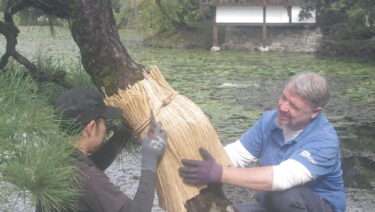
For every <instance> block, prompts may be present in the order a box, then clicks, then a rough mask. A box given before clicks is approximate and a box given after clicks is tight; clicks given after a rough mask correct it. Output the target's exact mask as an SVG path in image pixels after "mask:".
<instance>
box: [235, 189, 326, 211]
mask: <svg viewBox="0 0 375 212" xmlns="http://www.w3.org/2000/svg"><path fill="white" fill-rule="evenodd" d="M234 206H235V207H236V209H237V210H238V211H239V212H302V211H304V212H333V210H332V208H331V206H330V205H329V204H328V203H327V202H326V201H324V200H323V199H322V198H321V197H320V196H319V195H317V194H316V193H314V192H313V191H312V190H311V189H309V188H306V187H294V188H291V189H288V190H285V191H275V192H269V193H267V195H266V199H265V202H264V203H261V202H258V201H255V202H249V203H240V204H235V205H234Z"/></svg>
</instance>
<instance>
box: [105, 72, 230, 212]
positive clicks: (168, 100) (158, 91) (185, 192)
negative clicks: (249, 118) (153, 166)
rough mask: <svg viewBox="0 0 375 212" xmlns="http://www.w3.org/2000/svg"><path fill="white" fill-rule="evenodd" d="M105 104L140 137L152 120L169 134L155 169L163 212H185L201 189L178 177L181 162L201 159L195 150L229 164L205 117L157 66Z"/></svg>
mask: <svg viewBox="0 0 375 212" xmlns="http://www.w3.org/2000/svg"><path fill="white" fill-rule="evenodd" d="M106 102H107V104H109V105H113V106H116V107H120V108H121V109H122V113H123V117H124V118H125V119H126V120H127V121H128V122H129V124H130V125H131V126H132V127H133V129H136V130H137V131H138V133H139V134H140V135H143V134H144V133H145V132H147V131H148V130H149V125H150V122H151V121H152V120H153V119H155V121H159V122H161V123H162V127H163V129H165V130H166V131H167V132H168V148H167V151H166V152H165V154H164V156H163V158H162V159H161V161H160V163H159V166H158V170H157V177H158V179H157V193H158V197H159V203H160V206H161V207H162V208H164V209H165V210H167V211H170V212H179V211H186V208H185V203H186V201H187V200H189V199H191V198H193V197H195V196H196V195H198V194H199V190H200V189H202V188H203V187H204V186H203V185H201V186H193V185H187V184H184V183H183V181H182V179H181V178H180V177H179V175H178V168H179V167H181V166H182V164H181V159H183V158H190V159H197V160H198V159H199V160H201V159H202V158H201V156H200V155H199V151H198V149H199V147H204V148H206V149H207V150H208V151H209V152H210V153H211V154H212V156H213V157H214V158H215V159H216V161H217V162H218V163H220V164H222V165H229V164H230V162H229V159H228V157H227V156H226V154H225V151H224V148H223V146H222V144H221V143H220V141H219V138H218V136H217V133H216V131H215V130H214V129H213V127H212V126H211V124H210V122H209V120H208V118H207V116H206V115H205V114H204V113H203V112H202V111H201V109H200V108H199V107H198V106H197V105H196V104H195V103H193V102H192V101H191V100H189V99H188V98H186V97H184V96H182V95H180V94H178V93H177V92H176V91H175V90H173V89H172V88H171V87H170V86H169V84H168V83H167V81H166V80H165V79H164V77H163V76H162V75H161V73H160V72H159V70H158V69H157V68H156V67H152V68H151V69H150V73H149V74H148V73H144V79H143V80H141V81H138V82H137V83H135V84H134V85H132V86H129V87H128V88H127V89H126V90H119V91H118V94H117V95H113V96H111V97H107V98H106ZM152 116H153V117H152Z"/></svg>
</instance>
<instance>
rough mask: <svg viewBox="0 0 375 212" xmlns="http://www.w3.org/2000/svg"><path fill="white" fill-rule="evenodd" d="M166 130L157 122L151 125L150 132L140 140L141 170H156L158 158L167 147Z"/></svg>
mask: <svg viewBox="0 0 375 212" xmlns="http://www.w3.org/2000/svg"><path fill="white" fill-rule="evenodd" d="M167 140H168V139H167V131H165V130H162V129H161V123H160V122H158V123H156V124H154V125H153V126H151V129H150V132H149V133H148V134H147V135H145V137H144V138H143V140H142V164H141V165H142V167H141V169H142V170H150V171H153V172H156V167H157V162H158V159H159V158H160V157H161V156H162V155H163V154H164V152H165V150H166V148H167Z"/></svg>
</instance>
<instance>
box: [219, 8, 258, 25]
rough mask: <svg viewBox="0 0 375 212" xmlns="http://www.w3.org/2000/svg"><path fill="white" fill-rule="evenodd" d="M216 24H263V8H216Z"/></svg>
mask: <svg viewBox="0 0 375 212" xmlns="http://www.w3.org/2000/svg"><path fill="white" fill-rule="evenodd" d="M216 23H263V7H262V6H259V7H258V6H255V7H238V6H231V7H228V6H218V7H216Z"/></svg>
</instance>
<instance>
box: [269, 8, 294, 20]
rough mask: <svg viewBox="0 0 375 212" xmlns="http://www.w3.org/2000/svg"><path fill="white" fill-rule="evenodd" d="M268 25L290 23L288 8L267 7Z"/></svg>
mask: <svg viewBox="0 0 375 212" xmlns="http://www.w3.org/2000/svg"><path fill="white" fill-rule="evenodd" d="M266 23H289V16H288V8H287V7H284V6H269V7H266Z"/></svg>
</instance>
